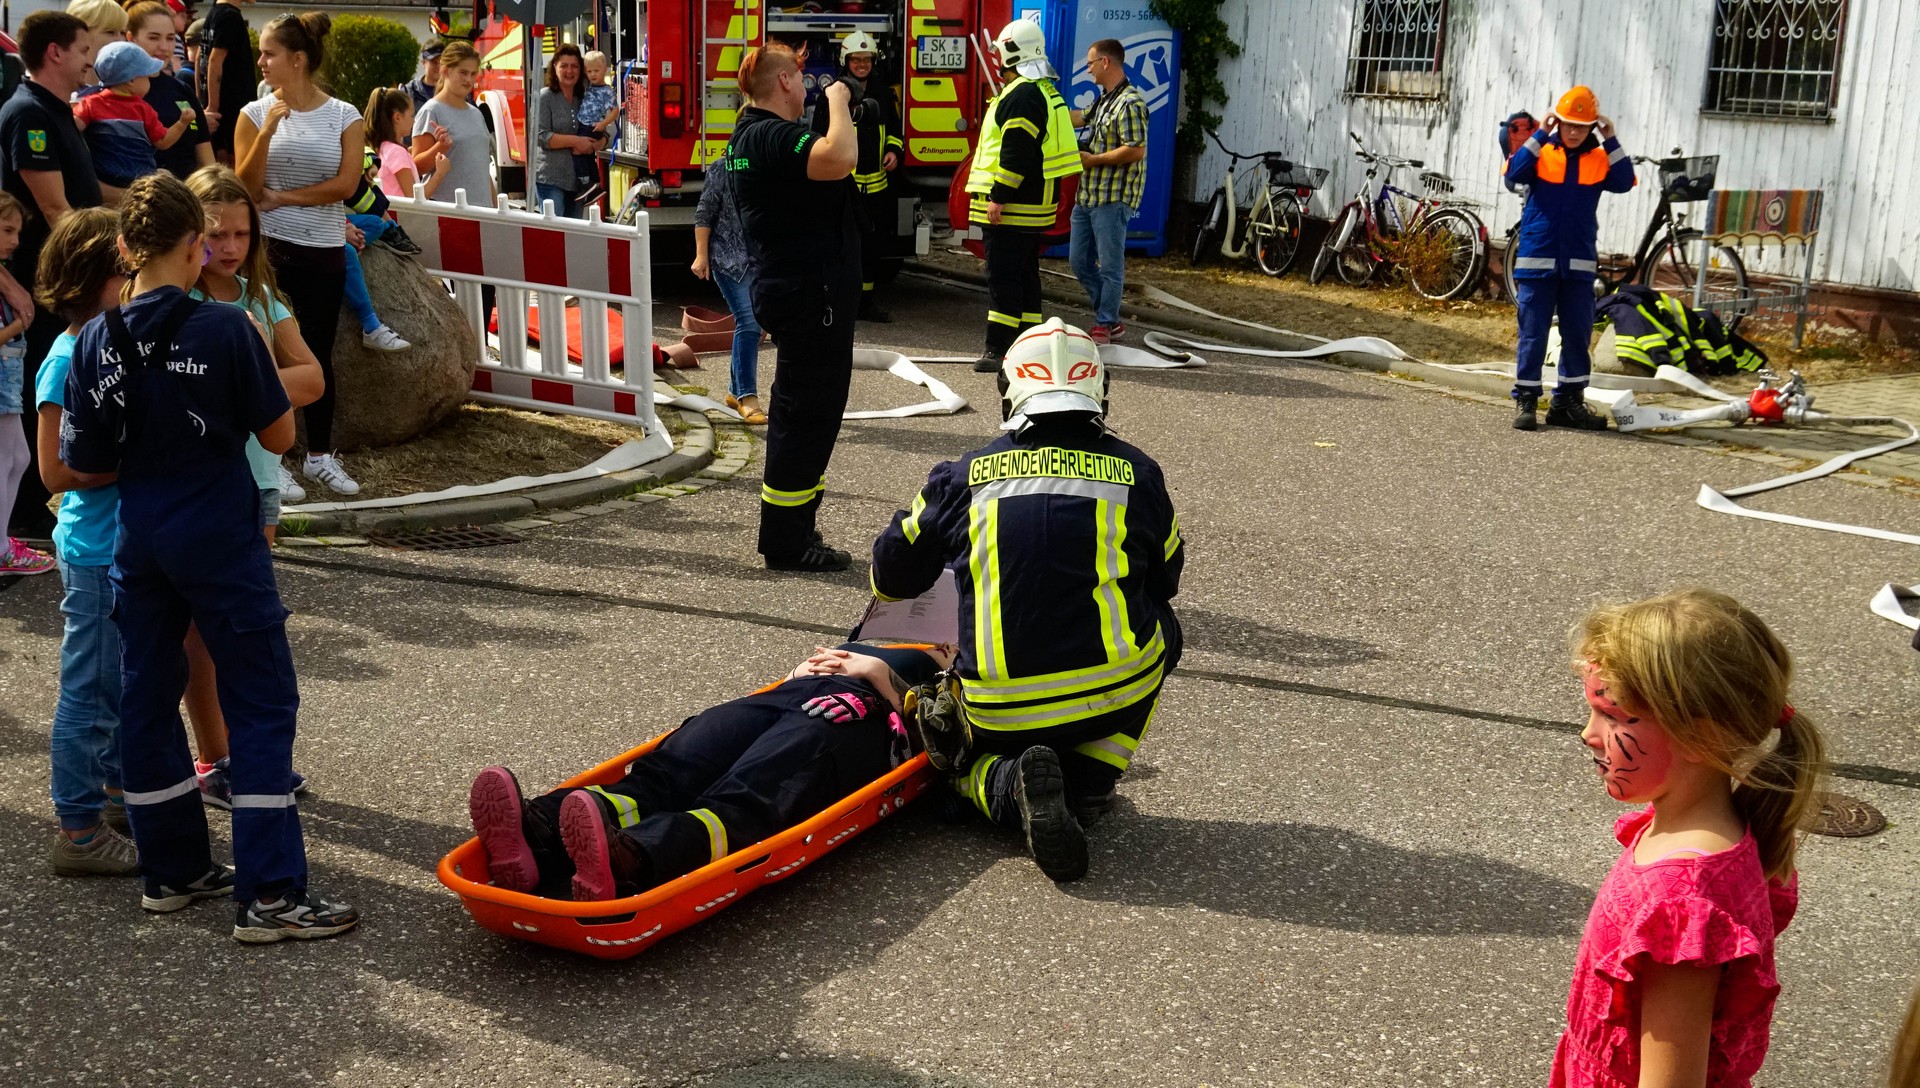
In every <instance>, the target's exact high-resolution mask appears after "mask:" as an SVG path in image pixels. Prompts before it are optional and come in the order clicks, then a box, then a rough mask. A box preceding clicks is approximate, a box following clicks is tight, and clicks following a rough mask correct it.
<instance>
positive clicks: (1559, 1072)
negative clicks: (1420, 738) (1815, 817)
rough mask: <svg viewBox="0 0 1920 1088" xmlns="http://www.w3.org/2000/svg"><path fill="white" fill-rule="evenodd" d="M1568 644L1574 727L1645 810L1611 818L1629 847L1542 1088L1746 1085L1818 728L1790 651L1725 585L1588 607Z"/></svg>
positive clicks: (1791, 882) (1815, 764) (1606, 775)
mask: <svg viewBox="0 0 1920 1088" xmlns="http://www.w3.org/2000/svg"><path fill="white" fill-rule="evenodd" d="M1574 644H1575V656H1576V658H1577V665H1576V667H1577V668H1578V669H1579V670H1580V672H1581V675H1582V678H1583V680H1584V681H1585V684H1586V694H1587V703H1588V706H1589V708H1590V711H1589V714H1588V717H1587V727H1586V729H1585V730H1584V731H1583V732H1582V733H1581V734H1580V739H1581V741H1582V742H1583V743H1585V744H1586V746H1587V747H1588V749H1590V750H1591V752H1592V756H1593V762H1594V765H1595V767H1596V768H1597V769H1598V771H1599V774H1600V780H1601V782H1602V783H1604V784H1605V785H1606V788H1607V792H1608V793H1609V794H1610V795H1612V797H1613V798H1614V800H1616V801H1621V802H1625V803H1628V804H1635V805H1645V806H1647V807H1645V808H1643V809H1640V810H1639V811H1636V812H1630V813H1627V814H1626V815H1624V816H1621V817H1620V819H1619V820H1618V821H1617V822H1616V823H1615V825H1614V837H1615V838H1617V839H1619V840H1620V844H1621V845H1622V846H1623V847H1624V848H1625V849H1624V850H1622V852H1621V854H1620V860H1619V861H1617V862H1615V863H1614V866H1613V871H1612V872H1610V873H1608V874H1607V879H1606V882H1605V883H1603V884H1602V885H1601V886H1600V894H1599V897H1598V898H1597V899H1595V901H1594V904H1593V912H1592V913H1591V914H1590V915H1589V916H1588V918H1587V930H1586V934H1585V936H1584V937H1582V938H1581V941H1580V954H1579V956H1578V958H1577V960H1576V961H1575V964H1574V973H1573V986H1572V991H1571V993H1570V994H1569V995H1568V997H1567V1030H1566V1032H1565V1034H1563V1035H1562V1036H1561V1037H1560V1047H1559V1049H1558V1050H1557V1051H1556V1052H1555V1054H1554V1057H1553V1080H1552V1084H1553V1088H1589V1086H1591V1088H1651V1086H1654V1085H1658V1086H1661V1088H1669V1086H1672V1088H1704V1086H1709V1085H1711V1086H1713V1088H1747V1086H1748V1085H1750V1084H1752V1082H1753V1076H1754V1074H1755V1073H1757V1072H1758V1071H1759V1069H1760V1063H1761V1061H1762V1060H1763V1059H1765V1057H1766V1054H1767V1039H1768V1030H1769V1026H1770V1024H1771V1022H1772V1019H1773V1002H1774V997H1775V996H1776V995H1777V994H1778V993H1779V992H1780V984H1779V983H1778V982H1777V981H1776V980H1775V977H1774V964H1773V942H1774V937H1775V936H1776V935H1778V934H1779V932H1780V931H1781V930H1783V929H1785V928H1786V926H1787V922H1788V921H1789V920H1790V919H1792V917H1793V912H1794V907H1795V905H1796V904H1797V903H1798V900H1799V892H1798V881H1797V879H1796V877H1795V875H1794V869H1793V852H1794V846H1795V830H1794V829H1795V826H1796V825H1797V824H1798V823H1799V820H1800V817H1801V816H1802V815H1803V814H1805V813H1806V812H1807V810H1808V808H1809V806H1811V805H1812V804H1814V784H1815V781H1816V779H1817V777H1818V775H1819V773H1820V771H1821V769H1822V767H1823V765H1824V763H1825V755H1826V745H1825V742H1824V741H1823V740H1822V739H1821V736H1820V732H1819V730H1817V729H1815V728H1814V726H1813V725H1812V724H1811V723H1809V722H1808V721H1807V718H1806V716H1805V715H1804V714H1800V713H1798V712H1796V711H1795V710H1794V708H1793V707H1792V706H1791V705H1790V704H1789V703H1788V702H1787V686H1788V683H1789V681H1790V680H1791V679H1792V674H1793V661H1792V658H1791V657H1790V656H1789V655H1788V653H1787V648H1786V647H1785V646H1783V645H1782V644H1781V642H1780V640H1779V638H1778V637H1776V636H1775V635H1774V633H1773V632H1772V631H1771V630H1769V629H1768V627H1767V625H1766V624H1765V623H1764V622H1762V621H1761V620H1760V618H1759V617H1758V616H1755V615H1754V614H1753V613H1752V612H1749V611H1748V610H1747V609H1746V608H1744V607H1742V606H1741V605H1740V603H1739V602H1738V601H1735V600H1734V599H1733V598H1731V597H1728V596H1725V595H1724V594H1720V593H1714V592H1710V591H1708V590H1700V589H1687V590H1676V591H1674V592H1672V593H1667V594H1664V595H1662V596H1659V597H1654V598H1651V599H1649V600H1644V601H1638V602H1635V603H1633V604H1628V605H1617V606H1613V607H1608V608H1601V609H1597V610H1595V611H1594V612H1593V613H1592V614H1591V615H1589V616H1588V617H1587V618H1586V620H1585V621H1584V622H1583V623H1582V624H1581V625H1580V626H1579V628H1578V629H1576V631H1575V632H1574ZM1776 734H1777V737H1776Z"/></svg>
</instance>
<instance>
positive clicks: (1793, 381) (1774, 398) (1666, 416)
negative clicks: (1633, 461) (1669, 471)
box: [1587, 366, 1920, 630]
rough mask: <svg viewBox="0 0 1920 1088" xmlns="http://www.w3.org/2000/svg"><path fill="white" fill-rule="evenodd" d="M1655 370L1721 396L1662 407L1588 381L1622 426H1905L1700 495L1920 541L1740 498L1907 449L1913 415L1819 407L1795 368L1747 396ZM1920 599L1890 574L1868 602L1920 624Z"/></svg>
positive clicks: (1745, 512) (1844, 529) (1918, 437)
mask: <svg viewBox="0 0 1920 1088" xmlns="http://www.w3.org/2000/svg"><path fill="white" fill-rule="evenodd" d="M1654 377H1655V378H1656V379H1658V380H1660V381H1664V382H1667V383H1670V384H1671V385H1674V386H1678V387H1680V388H1682V389H1685V390H1687V391H1688V392H1692V393H1696V394H1698V395H1700V396H1703V397H1707V398H1710V399H1712V400H1717V401H1720V402H1721V403H1719V404H1717V405H1713V406H1710V407H1706V408H1694V409H1689V410H1679V409H1672V408H1661V407H1657V406H1653V405H1644V404H1637V403H1635V402H1634V399H1633V391H1632V390H1630V389H1598V390H1596V389H1589V390H1588V393H1587V397H1588V399H1589V400H1592V401H1597V402H1599V403H1601V404H1604V405H1606V406H1607V407H1608V409H1609V410H1611V411H1612V413H1613V418H1614V423H1615V425H1616V426H1617V427H1618V428H1619V429H1620V430H1622V431H1625V432H1629V433H1631V432H1633V431H1645V430H1664V429H1667V428H1673V427H1690V426H1692V425H1693V424H1696V423H1707V422H1712V421H1714V420H1725V421H1726V422H1728V423H1732V424H1734V425H1736V426H1737V425H1739V424H1742V423H1746V422H1748V421H1754V422H1758V423H1761V424H1774V425H1783V426H1793V427H1799V426H1807V425H1819V424H1824V425H1827V426H1838V427H1870V426H1891V427H1904V428H1906V431H1907V433H1906V435H1905V436H1904V437H1901V438H1896V439H1892V440H1890V441H1887V442H1882V443H1880V444H1878V445H1874V446H1869V447H1867V448H1865V449H1860V450H1853V451H1852V452H1849V453H1843V454H1840V455H1839V456H1837V457H1833V458H1830V459H1828V460H1826V461H1823V462H1821V463H1820V464H1818V465H1815V466H1814V467H1812V468H1810V469H1807V470H1805V471H1803V472H1795V473H1793V474H1791V475H1787V476H1782V477H1780V478H1779V479H1775V480H1766V481H1763V482H1761V483H1757V484H1748V485H1746V486H1745V487H1732V488H1728V489H1727V490H1725V491H1721V490H1718V489H1716V488H1715V487H1713V486H1712V485H1711V484H1701V485H1700V493H1699V495H1698V496H1696V497H1695V500H1694V501H1695V502H1697V503H1699V504H1700V505H1701V506H1702V507H1705V508H1706V509H1708V510H1712V511H1714V512H1715V513H1720V514H1732V515H1734V516H1736V517H1743V518H1753V519H1755V520H1756V521H1772V522H1778V523H1780V524H1782V525H1798V526H1800V527H1801V528H1803V529H1822V530H1825V531H1827V532H1830V533H1846V534H1848V535H1850V536H1863V537H1867V538H1869V539H1872V540H1890V541H1893V542H1894V543H1896V544H1920V536H1915V535H1913V534H1911V533H1896V532H1894V531H1892V530H1891V529H1875V528H1871V527H1869V526H1865V525H1847V524H1843V523H1841V522H1835V521H1820V520H1818V519H1815V518H1803V517H1796V516H1794V515H1792V514H1775V513H1772V512H1770V511H1766V510H1749V509H1748V508H1746V507H1744V506H1742V505H1740V504H1739V503H1738V502H1737V501H1735V500H1737V499H1741V498H1744V497H1746V496H1748V495H1758V494H1761V493H1763V492H1767V491H1775V490H1778V489H1780V488H1783V487H1791V486H1792V485H1794V484H1797V483H1803V482H1805V481H1807V480H1817V479H1819V478H1821V477H1822V476H1830V475H1832V474H1833V473H1835V472H1838V471H1840V470H1841V469H1843V468H1846V467H1847V466H1848V465H1851V464H1853V463H1854V462H1856V461H1863V460H1865V459H1867V458H1869V457H1877V456H1879V455H1880V454H1883V453H1889V452H1891V451H1893V450H1897V449H1901V448H1902V447H1905V446H1911V445H1913V444H1914V443H1916V442H1920V427H1916V426H1915V425H1914V424H1913V422H1912V421H1911V420H1906V419H1899V418H1896V417H1893V416H1836V415H1830V414H1828V413H1826V412H1817V411H1814V409H1813V395H1812V394H1811V393H1809V392H1807V387H1806V382H1804V381H1803V380H1802V379H1801V377H1800V375H1799V373H1798V372H1794V373H1793V375H1792V377H1790V378H1789V379H1788V380H1787V381H1786V382H1785V383H1784V384H1781V385H1778V386H1776V385H1775V384H1774V383H1775V381H1777V379H1775V378H1772V377H1768V378H1766V379H1764V380H1762V382H1761V384H1760V387H1759V388H1758V389H1755V390H1754V391H1753V393H1752V394H1750V395H1749V396H1747V397H1746V398H1744V399H1743V398H1739V397H1735V396H1733V395H1731V394H1729V393H1724V392H1721V391H1720V390H1718V389H1715V388H1714V387H1713V386H1711V385H1708V384H1707V383H1706V382H1703V381H1701V380H1700V379H1699V378H1697V377H1695V376H1693V375H1692V374H1689V373H1687V372H1686V371H1684V370H1681V369H1679V368H1677V367H1671V366H1663V367H1660V368H1659V369H1658V370H1656V371H1654ZM1915 602H1920V585H1916V586H1900V585H1896V584H1893V583H1891V582H1889V583H1888V584H1886V585H1885V586H1882V587H1881V588H1880V591H1879V592H1878V593H1876V594H1874V597H1873V600H1872V601H1871V603H1870V604H1869V606H1868V607H1869V608H1871V609H1872V611H1873V613H1874V614H1875V615H1878V616H1883V617H1885V618H1887V619H1890V620H1892V621H1894V622H1895V623H1898V624H1900V625H1901V626H1903V627H1908V628H1912V629H1915V630H1920V616H1916V615H1915V614H1914V612H1912V611H1910V610H1909V607H1908V606H1909V605H1910V604H1913V603H1915Z"/></svg>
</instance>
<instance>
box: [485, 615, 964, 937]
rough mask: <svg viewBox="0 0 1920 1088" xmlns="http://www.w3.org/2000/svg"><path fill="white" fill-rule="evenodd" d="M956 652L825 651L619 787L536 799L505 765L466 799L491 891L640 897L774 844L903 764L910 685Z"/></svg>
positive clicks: (672, 739)
mask: <svg viewBox="0 0 1920 1088" xmlns="http://www.w3.org/2000/svg"><path fill="white" fill-rule="evenodd" d="M952 664H953V647H951V646H931V645H927V644H924V643H899V642H893V641H891V640H882V639H868V640H863V641H860V642H846V643H842V644H840V645H839V646H837V647H834V648H832V649H828V648H826V647H820V648H819V649H817V650H816V651H815V652H814V653H813V655H812V656H810V657H808V658H807V659H806V660H805V661H802V662H801V663H800V664H799V665H797V666H795V668H794V670H793V671H792V672H791V673H788V674H787V678H786V679H784V680H782V681H780V682H779V683H777V684H774V685H772V686H771V687H767V688H764V689H762V690H760V691H757V692H754V693H753V694H752V695H748V696H746V697H744V698H740V699H734V700H732V701H731V702H726V703H722V704H720V705H719V706H716V707H714V708H712V709H710V710H707V711H703V712H702V713H699V714H696V715H694V716H693V717H691V718H688V719H687V720H686V721H685V722H684V723H682V724H681V726H680V728H678V729H676V730H674V732H673V733H672V734H670V735H669V736H668V737H667V738H666V739H665V740H664V741H662V742H660V745H659V746H658V747H656V748H654V749H653V750H652V751H650V752H648V753H647V754H646V755H643V756H641V757H640V758H639V759H637V760H634V762H633V764H632V766H630V767H628V768H627V776H626V777H625V778H623V779H621V780H620V781H619V782H616V783H614V784H612V785H609V786H588V787H586V788H585V789H559V790H554V791H553V792H552V793H549V794H546V795H545V796H542V797H536V798H534V799H532V800H530V801H529V800H526V799H525V798H523V797H522V796H521V794H520V783H519V781H518V780H516V779H515V778H514V777H513V772H511V771H509V770H507V769H506V768H505V767H488V768H487V769H486V770H483V771H481V772H480V774H479V776H478V777H477V778H475V779H474V780H473V789H472V791H471V793H470V794H469V795H468V804H469V807H470V811H471V815H472V817H473V830H474V834H475V835H476V836H478V837H479V839H480V845H481V846H482V847H484V848H485V849H486V851H487V871H488V872H489V873H490V874H491V876H492V878H493V884H494V886H495V887H500V888H506V889H508V890H510V891H517V892H536V891H537V892H540V893H541V894H547V895H561V896H564V895H566V894H568V890H569V889H568V884H569V883H570V884H571V889H570V890H571V894H572V898H574V899H577V900H600V899H617V898H620V897H623V896H628V895H636V894H638V893H640V892H642V891H645V890H646V889H648V888H652V887H656V886H658V885H661V884H665V883H666V882H668V881H670V880H673V879H674V878H676V877H680V876H684V875H686V874H687V873H690V872H693V871H694V870H695V869H698V868H700V867H702V866H704V865H707V864H710V863H712V862H715V861H719V860H720V859H721V858H723V857H726V856H727V855H728V854H729V853H731V852H733V851H734V850H737V849H740V848H742V847H745V846H749V845H751V844H753V843H756V842H759V841H760V840H762V839H765V838H768V837H769V836H772V835H774V834H777V833H778V832H780V831H783V830H785V829H786V828H789V827H792V826H793V825H794V824H796V823H799V822H800V821H801V820H804V819H806V818H807V817H809V816H812V815H813V814H814V813H817V812H819V811H821V810H822V809H824V808H826V807H827V806H828V805H831V804H832V803H834V802H835V801H838V800H840V799H841V798H842V797H845V796H847V795H848V794H850V793H853V792H854V791H856V790H858V789H860V788H862V787H864V786H866V785H867V784H869V783H871V782H872V781H873V780H875V779H877V778H879V777H881V776H882V775H884V774H886V773H887V771H888V770H889V769H891V768H892V767H895V766H898V765H899V764H900V763H902V762H904V761H905V760H906V759H907V758H908V757H909V756H910V755H911V754H912V751H913V746H912V735H911V734H910V733H909V732H908V730H907V728H906V725H905V723H904V722H903V721H902V720H901V718H900V704H901V700H902V699H903V698H904V697H905V695H906V693H907V690H908V689H909V688H912V687H916V686H918V685H921V684H925V683H928V682H930V681H932V680H933V679H934V677H935V676H936V675H937V674H938V673H939V672H940V671H941V670H942V669H945V668H948V667H950V666H951V665H952Z"/></svg>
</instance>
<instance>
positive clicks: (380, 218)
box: [347, 212, 393, 242]
mask: <svg viewBox="0 0 1920 1088" xmlns="http://www.w3.org/2000/svg"><path fill="white" fill-rule="evenodd" d="M347 222H349V223H352V224H353V225H354V226H356V227H359V228H360V232H361V233H362V234H365V235H366V236H367V241H369V242H378V241H379V240H380V239H381V237H382V236H383V235H385V234H386V233H387V228H389V227H391V226H393V220H391V219H388V218H387V217H386V216H384V215H360V214H358V213H356V212H348V213H347Z"/></svg>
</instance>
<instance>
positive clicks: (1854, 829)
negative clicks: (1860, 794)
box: [1800, 793, 1887, 839]
mask: <svg viewBox="0 0 1920 1088" xmlns="http://www.w3.org/2000/svg"><path fill="white" fill-rule="evenodd" d="M1815 800H1816V801H1817V802H1818V804H1819V807H1818V808H1816V809H1814V810H1813V811H1811V812H1808V813H1807V815H1806V817H1805V818H1804V819H1802V820H1801V821H1800V830H1802V831H1808V832H1812V833H1813V834H1815V835H1832V836H1834V837H1835V838H1841V839H1858V838H1864V837H1866V836H1868V835H1877V834H1879V833H1880V832H1882V831H1885V830H1886V829H1887V818H1886V817H1885V816H1882V815H1881V814H1880V810H1879V809H1877V808H1874V807H1873V806H1872V805H1869V804H1867V803H1866V802H1865V801H1862V800H1860V799H1859V798H1857V797H1848V796H1847V795H1846V794H1844V793H1823V794H1820V795H1819V796H1818V797H1817V798H1815Z"/></svg>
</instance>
